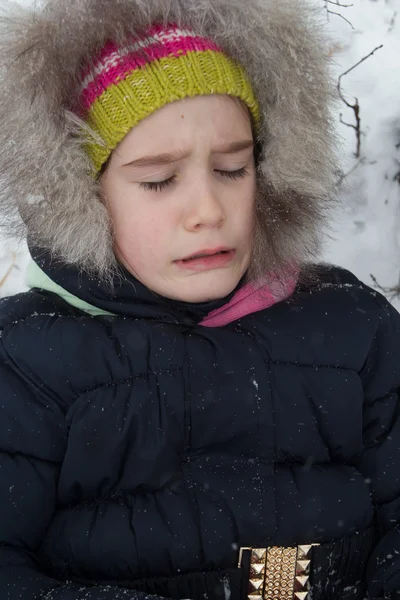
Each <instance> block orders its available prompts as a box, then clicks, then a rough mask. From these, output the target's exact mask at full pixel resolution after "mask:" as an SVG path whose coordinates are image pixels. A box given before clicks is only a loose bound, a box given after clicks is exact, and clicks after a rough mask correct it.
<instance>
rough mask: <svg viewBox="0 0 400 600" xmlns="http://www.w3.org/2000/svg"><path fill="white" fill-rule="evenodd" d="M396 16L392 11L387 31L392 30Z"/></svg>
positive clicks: (395, 12)
mask: <svg viewBox="0 0 400 600" xmlns="http://www.w3.org/2000/svg"><path fill="white" fill-rule="evenodd" d="M327 1H328V0H327ZM396 17H397V10H395V11H394V13H393V17H392V18H391V20H390V23H389V29H388V33H391V32H392V31H393V28H394V26H395V23H396Z"/></svg>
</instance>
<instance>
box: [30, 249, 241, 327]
mask: <svg viewBox="0 0 400 600" xmlns="http://www.w3.org/2000/svg"><path fill="white" fill-rule="evenodd" d="M30 252H31V255H32V258H33V261H34V264H33V265H31V267H30V268H29V270H28V281H27V283H28V286H29V287H30V288H40V289H45V290H47V291H50V292H53V293H56V294H57V295H58V296H60V297H62V298H63V299H64V300H66V301H67V302H68V303H69V304H71V305H73V306H76V307H77V308H80V309H81V310H84V311H85V312H87V313H89V314H93V315H100V314H109V315H110V314H112V315H121V316H127V317H133V318H140V319H142V318H145V319H146V318H147V319H155V320H159V321H163V322H167V323H175V324H179V323H180V324H182V325H186V326H190V325H196V324H198V323H200V321H202V320H203V319H204V317H205V316H206V315H208V314H209V313H211V312H213V311H215V310H217V309H219V308H221V307H222V306H224V305H225V304H226V303H228V302H229V301H230V300H231V299H232V297H233V296H234V294H235V293H236V292H237V290H238V289H239V288H240V287H241V284H242V282H240V283H239V285H238V286H237V288H236V289H234V290H233V291H232V292H231V293H230V294H229V295H228V296H226V297H225V298H222V299H219V300H213V301H210V302H202V303H196V304H192V303H188V302H180V301H176V300H171V299H169V298H165V297H163V296H159V295H157V294H155V293H154V292H153V291H151V290H149V289H148V288H147V287H146V286H145V285H143V284H142V283H140V281H138V280H137V279H136V278H135V277H133V275H131V274H130V273H129V272H128V271H127V270H126V269H124V268H123V267H122V266H121V267H120V269H119V272H118V273H117V274H116V276H115V277H114V280H113V282H112V283H113V285H112V286H110V285H109V284H108V283H105V282H102V281H100V280H99V279H97V278H95V277H89V276H88V275H87V274H85V273H81V272H80V271H79V269H78V268H77V267H75V266H73V265H67V264H65V263H61V262H59V261H55V260H52V259H51V257H50V255H49V254H48V253H47V252H45V251H43V250H40V249H38V248H30Z"/></svg>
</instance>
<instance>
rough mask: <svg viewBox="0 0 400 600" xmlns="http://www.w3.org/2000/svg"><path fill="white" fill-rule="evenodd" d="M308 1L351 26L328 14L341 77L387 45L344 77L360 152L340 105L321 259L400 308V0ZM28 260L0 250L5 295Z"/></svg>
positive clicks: (19, 280)
mask: <svg viewBox="0 0 400 600" xmlns="http://www.w3.org/2000/svg"><path fill="white" fill-rule="evenodd" d="M0 1H2V0H0ZM28 1H29V0H25V3H27V2H28ZM309 1H310V2H313V3H315V4H317V5H320V6H321V5H322V9H323V10H325V7H326V9H327V10H330V11H332V12H337V13H340V14H341V15H342V16H343V17H344V18H345V19H346V20H347V21H349V22H350V23H351V25H350V24H349V23H348V22H347V21H346V20H345V19H344V18H340V17H339V16H337V15H335V14H328V13H327V12H326V14H325V15H323V17H324V18H326V19H328V18H329V22H328V24H327V26H328V31H329V33H330V35H331V37H332V43H331V49H332V50H331V51H332V56H333V58H334V61H335V73H336V77H337V78H338V77H339V76H340V75H341V74H342V73H345V72H346V71H347V70H348V69H350V68H351V67H352V66H353V65H355V64H356V63H358V62H359V61H360V60H361V59H362V58H363V57H365V56H367V55H369V54H370V53H371V52H372V51H373V50H374V49H375V48H377V47H379V46H381V45H382V44H383V47H382V48H380V49H379V50H376V52H375V53H374V54H373V55H372V56H370V57H369V58H367V59H366V60H365V61H364V62H362V63H361V64H360V65H359V66H358V67H357V68H355V69H354V70H353V71H352V72H350V73H349V74H348V75H345V76H344V77H343V78H342V79H341V89H342V93H343V95H344V97H345V98H346V100H347V101H348V102H349V103H350V104H354V99H355V98H358V102H359V106H360V117H361V125H360V139H361V151H360V156H359V157H355V156H354V153H355V152H356V148H357V144H356V131H355V130H354V129H353V128H350V127H347V126H345V125H343V124H341V122H340V120H341V117H340V113H341V112H342V120H343V121H345V122H346V123H349V124H355V118H354V111H353V110H352V109H350V108H348V107H347V106H346V105H345V104H344V103H343V105H342V106H341V107H340V108H339V110H338V113H337V115H336V119H337V128H338V133H339V135H340V136H341V137H342V138H343V141H344V150H343V161H342V162H343V170H344V172H345V173H346V174H348V176H347V179H346V182H345V183H344V184H343V185H342V186H341V190H340V195H341V197H342V199H343V205H342V207H341V209H340V211H338V212H337V214H336V217H335V220H334V224H333V229H332V239H331V240H330V241H329V242H328V244H327V248H326V250H325V256H324V258H325V259H326V260H329V261H331V262H335V263H337V264H340V265H343V266H345V267H347V268H349V269H350V270H352V271H353V272H355V273H356V275H357V276H358V277H360V278H361V279H362V280H363V281H365V282H366V283H368V284H369V285H375V284H374V282H373V279H372V277H371V275H372V276H373V277H375V279H376V281H377V282H378V284H379V285H380V286H381V287H382V288H388V290H387V295H388V297H390V299H391V300H392V301H393V302H394V304H395V305H396V306H397V307H399V308H400V298H397V299H396V298H394V297H393V294H391V292H390V288H394V287H396V286H397V285H399V281H400V0H353V1H351V0H348V1H347V0H338V2H336V1H335V0H331V1H328V2H325V1H324V0H309ZM338 3H341V4H342V5H347V6H340V5H337V4H338ZM27 261H28V259H27V256H26V252H25V250H24V248H21V249H19V251H18V252H17V254H16V256H15V261H14V266H11V265H12V264H13V256H12V248H11V247H10V246H7V247H4V245H1V244H0V295H1V296H5V295H9V294H12V293H15V292H17V291H19V290H22V289H24V285H23V275H24V270H25V267H26V264H27ZM10 268H11V270H10ZM7 274H8V275H7ZM6 275H7V277H6V278H5V276H6ZM4 278H5V280H4V281H3V279H4Z"/></svg>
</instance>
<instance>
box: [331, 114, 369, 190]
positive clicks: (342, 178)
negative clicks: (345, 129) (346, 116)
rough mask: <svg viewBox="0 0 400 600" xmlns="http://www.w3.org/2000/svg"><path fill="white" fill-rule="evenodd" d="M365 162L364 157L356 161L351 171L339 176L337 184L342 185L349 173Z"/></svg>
mask: <svg viewBox="0 0 400 600" xmlns="http://www.w3.org/2000/svg"><path fill="white" fill-rule="evenodd" d="M344 124H345V125H347V123H344ZM352 127H354V125H352ZM364 163H365V158H364V157H361V158H359V159H358V161H357V162H356V164H355V165H353V166H352V167H351V169H350V171H347V173H343V174H342V175H341V176H340V177H339V179H338V182H337V184H336V186H337V187H340V186H341V185H342V183H343V181H345V180H346V179H347V178H348V177H349V175H351V174H352V173H354V171H355V170H356V169H358V167H359V166H360V165H363V164H364Z"/></svg>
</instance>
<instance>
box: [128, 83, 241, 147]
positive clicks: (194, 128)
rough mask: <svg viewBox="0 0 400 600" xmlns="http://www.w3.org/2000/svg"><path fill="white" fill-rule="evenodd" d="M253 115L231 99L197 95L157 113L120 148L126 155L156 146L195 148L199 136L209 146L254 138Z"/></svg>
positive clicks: (143, 122)
mask: <svg viewBox="0 0 400 600" xmlns="http://www.w3.org/2000/svg"><path fill="white" fill-rule="evenodd" d="M251 131H252V126H251V119H250V114H249V112H248V110H247V108H246V107H245V106H244V104H243V103H242V102H241V101H240V100H238V99H236V98H232V97H230V96H219V95H214V96H196V97H195V98H187V99H185V100H180V101H177V102H173V103H171V104H168V105H166V106H164V107H163V108H161V109H159V110H157V111H156V112H154V113H153V114H152V115H150V116H149V117H147V118H146V119H143V121H141V122H140V123H139V124H138V125H137V126H136V127H134V128H133V129H132V130H131V131H130V132H129V133H128V135H127V136H126V137H125V138H124V139H123V140H122V142H121V143H120V145H119V150H120V151H121V152H124V151H125V150H127V151H130V150H132V149H135V151H136V153H137V151H138V148H140V152H143V153H144V152H147V151H151V150H152V149H153V148H155V147H159V146H166V148H164V149H166V150H170V149H171V143H173V144H174V146H182V145H183V144H184V145H185V146H188V145H189V146H190V145H193V144H194V143H195V142H196V140H198V139H199V138H200V137H201V139H202V140H208V141H209V142H210V143H214V142H215V143H221V141H226V142H230V141H235V140H237V139H243V136H245V137H246V134H247V137H250V138H251V137H252V134H251Z"/></svg>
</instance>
